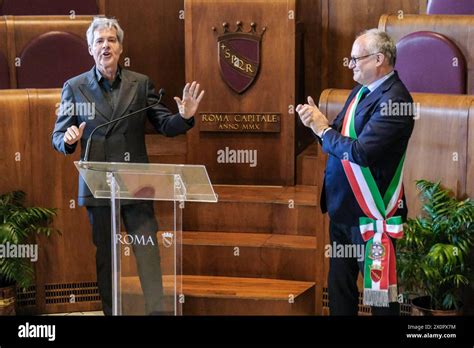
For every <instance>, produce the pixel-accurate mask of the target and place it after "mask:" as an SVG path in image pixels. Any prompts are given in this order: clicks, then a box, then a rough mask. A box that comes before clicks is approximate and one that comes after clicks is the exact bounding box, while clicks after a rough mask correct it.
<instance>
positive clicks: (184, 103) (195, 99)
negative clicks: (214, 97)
mask: <svg viewBox="0 0 474 348" xmlns="http://www.w3.org/2000/svg"><path fill="white" fill-rule="evenodd" d="M199 88H200V86H199V83H197V82H196V81H193V83H189V82H188V83H187V84H186V86H184V89H183V99H182V100H181V99H180V98H179V97H174V100H175V101H176V104H177V105H178V109H179V113H180V114H181V116H182V117H183V118H185V119H189V118H191V117H193V116H194V114H195V113H196V111H197V108H198V106H199V103H200V102H201V100H202V97H203V96H204V91H202V92H201V93H199Z"/></svg>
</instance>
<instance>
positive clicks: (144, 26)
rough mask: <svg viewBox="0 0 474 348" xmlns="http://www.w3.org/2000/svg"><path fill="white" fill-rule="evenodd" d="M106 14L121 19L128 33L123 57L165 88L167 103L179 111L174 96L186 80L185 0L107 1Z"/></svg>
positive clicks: (180, 93)
mask: <svg viewBox="0 0 474 348" xmlns="http://www.w3.org/2000/svg"><path fill="white" fill-rule="evenodd" d="M104 1H105V14H106V15H107V16H113V17H115V18H117V19H118V20H119V23H120V25H121V27H122V28H123V30H124V32H125V38H124V51H123V54H122V60H123V59H125V58H129V62H130V66H125V67H126V68H127V69H130V70H133V71H136V72H139V73H142V74H145V75H148V76H149V77H150V78H151V79H152V81H153V82H154V83H155V86H156V89H157V90H159V89H160V88H164V89H165V90H166V94H165V96H164V98H163V100H164V102H165V104H166V105H167V106H168V107H169V108H170V109H171V110H173V111H174V112H177V107H176V102H175V101H174V100H173V97H174V96H179V97H181V96H182V90H183V87H184V84H185V81H184V70H185V69H184V18H180V15H181V16H182V15H183V13H180V11H181V10H183V9H184V0H166V1H164V0H134V1H133V2H131V1H130V0H104Z"/></svg>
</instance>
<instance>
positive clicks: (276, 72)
mask: <svg viewBox="0 0 474 348" xmlns="http://www.w3.org/2000/svg"><path fill="white" fill-rule="evenodd" d="M289 11H293V12H294V11H295V1H294V0H279V1H273V2H271V3H269V2H267V1H264V0H254V1H240V2H235V1H227V0H226V1H215V0H214V1H212V0H201V1H187V2H186V16H187V20H186V76H187V77H188V78H189V79H195V80H199V81H200V82H202V83H203V85H204V86H203V87H204V88H205V89H206V90H207V92H208V95H207V96H206V97H205V98H204V99H203V101H202V104H201V107H200V111H201V112H210V113H214V112H224V113H225V112H241V113H262V112H272V113H280V114H281V128H280V132H279V133H205V132H200V119H199V118H198V119H197V125H196V127H195V128H194V129H193V130H192V131H191V132H189V133H188V134H189V135H188V159H189V162H190V163H195V164H204V165H206V167H207V168H208V171H209V175H210V178H211V181H212V182H213V183H224V184H261V185H292V184H294V131H295V118H294V115H292V114H289V109H288V106H289V105H294V103H295V95H294V94H295V66H294V62H295V39H296V25H295V20H294V19H292V18H290V17H289V16H288V13H289ZM237 21H241V22H242V23H243V31H248V30H249V29H250V23H252V22H255V23H257V32H261V30H262V27H264V26H266V27H268V30H267V31H266V32H265V35H264V36H263V39H262V44H261V63H260V65H261V66H260V72H259V75H258V77H257V79H256V81H255V82H254V84H253V85H252V86H251V87H250V88H249V89H248V90H247V91H245V92H244V93H242V94H240V95H239V94H237V93H235V92H234V91H232V90H231V89H230V88H229V87H228V86H227V85H226V83H225V82H224V81H223V79H222V78H221V73H220V71H219V64H218V62H217V61H218V50H217V47H218V46H217V36H218V35H222V32H223V29H222V23H223V22H228V23H229V32H234V31H235V30H236V24H235V23H236V22H237ZM212 27H215V28H216V31H217V32H215V33H214V32H213V31H212V29H211V28H212ZM226 147H228V148H229V149H232V150H252V151H253V150H256V151H257V156H258V163H257V165H256V166H255V167H250V165H249V164H248V163H244V164H238V163H237V164H234V163H217V151H219V150H224V149H225V148H226Z"/></svg>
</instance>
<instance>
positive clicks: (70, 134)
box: [63, 122, 86, 145]
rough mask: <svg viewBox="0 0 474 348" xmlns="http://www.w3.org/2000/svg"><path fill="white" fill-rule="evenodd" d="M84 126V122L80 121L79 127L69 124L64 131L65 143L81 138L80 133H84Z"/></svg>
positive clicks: (75, 141) (69, 143)
mask: <svg viewBox="0 0 474 348" xmlns="http://www.w3.org/2000/svg"><path fill="white" fill-rule="evenodd" d="M84 128H86V123H85V122H82V123H81V124H80V125H79V128H77V127H76V126H71V127H69V128H68V129H67V130H66V133H64V137H63V140H64V142H65V143H66V144H68V145H72V144H75V143H77V142H78V141H79V140H80V139H81V138H82V133H84Z"/></svg>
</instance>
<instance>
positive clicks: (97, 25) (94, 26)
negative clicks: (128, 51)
mask: <svg viewBox="0 0 474 348" xmlns="http://www.w3.org/2000/svg"><path fill="white" fill-rule="evenodd" d="M105 28H108V29H111V28H114V29H115V30H116V31H117V40H118V42H119V43H120V44H122V43H123V30H122V28H121V27H120V25H119V23H118V21H117V20H116V19H114V18H106V17H94V19H93V20H92V23H91V25H90V26H89V28H88V29H87V34H86V35H87V44H88V45H89V46H92V44H93V43H94V32H95V31H96V30H101V29H105Z"/></svg>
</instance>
